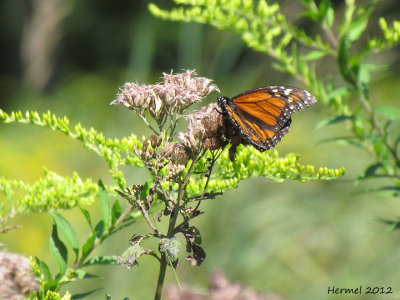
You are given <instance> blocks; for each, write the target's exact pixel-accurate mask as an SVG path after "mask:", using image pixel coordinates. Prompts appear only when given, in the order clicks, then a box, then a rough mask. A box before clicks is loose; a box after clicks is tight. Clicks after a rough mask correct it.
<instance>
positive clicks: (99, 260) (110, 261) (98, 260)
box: [82, 256, 117, 267]
mask: <svg viewBox="0 0 400 300" xmlns="http://www.w3.org/2000/svg"><path fill="white" fill-rule="evenodd" d="M115 264H117V263H116V262H115V259H114V258H113V257H112V256H96V257H93V258H91V259H89V260H88V261H87V262H85V263H84V264H83V265H82V266H83V267H87V266H94V265H115Z"/></svg>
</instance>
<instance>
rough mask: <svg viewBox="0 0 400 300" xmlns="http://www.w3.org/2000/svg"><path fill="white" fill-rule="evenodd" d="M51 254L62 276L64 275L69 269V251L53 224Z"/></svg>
mask: <svg viewBox="0 0 400 300" xmlns="http://www.w3.org/2000/svg"><path fill="white" fill-rule="evenodd" d="M50 252H51V254H52V255H53V257H54V258H55V259H56V261H57V263H58V266H59V268H60V274H61V275H64V274H65V271H66V269H67V260H68V250H67V247H65V245H64V243H63V242H62V241H61V240H60V238H59V236H58V232H57V225H56V224H53V229H52V233H51V237H50Z"/></svg>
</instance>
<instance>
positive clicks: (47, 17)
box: [0, 0, 400, 299]
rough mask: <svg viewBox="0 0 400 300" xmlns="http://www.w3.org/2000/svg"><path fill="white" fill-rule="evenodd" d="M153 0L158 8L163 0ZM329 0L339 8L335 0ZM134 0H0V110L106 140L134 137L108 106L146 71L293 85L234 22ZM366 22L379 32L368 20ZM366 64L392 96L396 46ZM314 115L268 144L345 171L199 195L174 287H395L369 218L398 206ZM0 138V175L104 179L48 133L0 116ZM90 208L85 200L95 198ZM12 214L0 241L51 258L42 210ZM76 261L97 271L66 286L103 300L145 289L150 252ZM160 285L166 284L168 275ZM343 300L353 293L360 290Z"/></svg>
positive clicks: (115, 248) (127, 117) (121, 245)
mask: <svg viewBox="0 0 400 300" xmlns="http://www.w3.org/2000/svg"><path fill="white" fill-rule="evenodd" d="M364 2H365V1H364ZM154 3H157V4H158V5H160V6H162V7H164V8H168V7H172V3H171V2H170V1H167V0H162V1H161V0H154ZM334 3H335V8H336V9H337V14H340V13H341V12H342V10H343V9H344V3H343V1H334ZM147 4H148V1H138V0H136V1H128V0H114V1H105V0H85V1H73V0H69V1H68V0H63V1H58V0H31V1H26V0H2V1H1V2H0V43H1V45H2V46H1V48H0V53H1V58H2V59H1V60H0V91H1V100H0V108H1V109H3V110H5V111H6V112H10V111H11V110H22V111H25V110H38V111H39V112H45V111H47V110H51V111H52V112H54V113H56V114H58V115H59V116H63V115H66V116H68V118H69V119H70V120H71V123H72V124H75V123H77V122H81V123H82V124H83V125H84V126H85V127H94V128H96V129H98V130H99V131H102V132H104V133H105V135H106V136H107V137H122V136H125V135H129V134H130V133H131V132H134V133H135V134H137V135H139V136H141V135H147V134H149V131H148V129H147V128H146V127H145V126H144V124H143V123H142V122H141V121H140V120H139V119H138V118H136V117H135V115H134V114H133V113H132V112H131V111H128V110H127V109H124V108H122V107H115V106H110V105H109V103H110V102H111V101H112V100H113V99H115V97H116V94H117V92H118V88H119V87H120V86H122V85H123V84H124V83H125V82H127V81H130V82H132V81H137V82H139V83H142V82H155V81H157V80H159V78H160V77H161V76H162V72H170V70H171V69H173V70H175V71H181V70H183V69H196V70H197V73H198V74H199V75H200V76H205V77H209V78H212V79H214V80H215V82H216V84H217V85H218V86H219V87H220V89H221V92H222V94H223V95H226V96H230V97H231V96H234V95H236V94H238V93H239V92H242V91H245V90H248V89H251V88H256V87H261V86H264V85H274V84H284V85H297V86H300V87H301V85H300V84H299V82H296V81H295V80H294V79H293V78H291V77H288V76H287V75H285V74H282V73H280V72H277V71H275V70H274V69H273V68H272V67H271V65H272V63H273V61H272V60H271V59H269V58H268V57H266V56H264V55H263V54H260V53H256V52H254V51H252V50H250V49H248V48H246V46H245V45H244V43H243V42H242V41H241V40H240V39H239V38H238V37H237V36H235V34H234V33H232V32H221V31H217V30H215V29H214V28H211V27H209V26H203V25H199V24H192V23H190V24H186V23H173V22H164V21H161V20H159V19H155V18H154V17H153V16H151V15H150V14H149V12H148V10H147ZM280 4H281V6H282V8H283V11H284V12H286V13H287V15H288V18H289V19H291V20H293V21H294V24H299V25H300V24H301V25H302V26H304V25H306V26H308V27H309V30H313V28H312V26H313V25H312V24H304V23H303V22H305V21H304V19H302V18H300V13H299V12H300V11H301V9H302V6H301V3H300V1H298V2H294V1H280ZM378 16H384V17H387V18H388V19H389V20H390V19H393V18H398V17H399V16H400V3H399V1H397V0H389V1H383V2H381V3H379V4H378V6H377V9H376V10H375V12H374V14H373V16H372V18H375V19H376V18H377V17H378ZM369 31H370V33H371V34H378V33H379V30H378V29H377V28H369ZM395 50H396V49H395ZM371 61H373V62H374V63H384V64H388V67H387V68H385V70H384V71H382V72H379V73H376V74H375V75H376V76H375V77H374V79H373V84H372V91H371V92H372V94H373V97H372V99H374V101H376V102H375V103H379V104H389V105H395V106H396V105H398V101H397V100H398V95H399V94H400V86H399V84H398V82H399V79H400V52H399V49H397V51H391V52H390V53H386V54H385V55H382V56H377V57H372V58H371ZM319 67H320V71H321V72H324V73H326V72H331V73H332V76H337V75H335V74H338V70H337V68H336V66H335V65H334V64H325V65H321V66H319ZM216 96H217V95H210V96H209V97H208V98H207V103H210V102H215V101H216ZM207 103H202V105H205V104H207ZM198 107H199V106H198ZM327 116H329V108H327V107H325V106H323V105H322V104H320V105H316V106H315V107H313V108H312V109H310V110H308V111H305V112H301V113H299V114H298V115H296V116H295V117H294V122H293V124H292V127H291V129H290V134H289V135H287V136H286V137H285V138H284V139H283V141H282V142H281V143H280V144H279V145H278V147H277V150H278V151H279V153H280V154H281V155H284V154H286V153H289V152H294V153H299V154H301V156H302V157H303V162H304V163H308V164H312V165H315V166H318V167H322V166H327V167H329V168H340V167H342V166H344V167H345V168H346V170H347V173H346V176H345V177H343V178H342V179H340V180H335V181H330V182H309V183H299V182H289V181H288V182H284V183H279V184H278V183H274V182H272V181H270V180H267V179H261V178H260V179H252V180H248V181H245V182H242V183H241V184H240V187H239V188H238V189H236V190H233V191H230V192H227V193H225V194H224V195H223V196H222V197H219V198H217V199H215V200H213V201H208V202H207V203H204V204H203V205H202V208H203V210H204V211H205V212H206V213H205V214H204V215H202V216H201V217H199V218H198V219H197V220H195V222H194V224H195V225H196V226H198V228H199V229H200V230H201V232H202V237H203V246H204V248H205V250H206V252H207V259H206V261H205V262H204V264H203V265H202V266H201V267H190V266H189V264H188V263H186V262H184V261H183V258H184V256H183V255H182V261H181V264H180V265H179V268H178V276H179V278H180V279H181V281H182V282H183V283H184V284H186V285H189V286H191V287H192V288H193V289H194V290H196V291H199V292H204V291H206V290H207V288H208V285H209V283H210V280H211V276H212V274H213V272H214V271H215V270H217V269H219V270H222V271H223V272H225V274H226V275H227V277H228V278H229V279H230V280H231V281H233V282H241V283H242V284H244V285H246V286H249V287H252V288H254V289H256V290H257V291H260V292H264V293H270V292H272V293H277V294H279V295H281V296H282V297H284V298H287V299H342V298H343V297H344V296H343V295H342V296H340V295H339V296H333V295H328V294H327V290H328V287H329V286H336V287H348V288H356V287H358V286H360V285H362V286H364V287H366V286H372V287H374V286H379V287H392V288H393V291H394V294H392V295H380V296H377V295H375V296H370V297H368V299H398V298H399V297H400V270H399V261H400V251H398V249H399V245H400V236H399V233H398V232H390V231H388V230H387V228H386V226H385V225H384V224H382V223H381V222H379V220H378V218H394V217H396V216H397V215H399V212H400V204H399V203H398V199H395V198H392V197H383V196H381V195H378V194H371V193H364V192H363V191H364V190H365V189H366V188H367V187H371V185H374V184H384V183H385V181H384V180H380V181H379V182H366V183H360V184H359V185H356V184H355V183H354V179H355V178H356V177H357V175H360V173H361V172H362V171H363V170H364V168H365V166H366V165H367V164H369V163H371V161H372V159H371V157H370V156H369V155H368V153H365V152H362V151H361V150H358V149H356V148H351V147H348V146H344V145H338V144H334V143H323V142H322V141H323V140H324V139H327V138H333V137H335V136H343V135H346V134H347V132H346V129H345V127H344V126H342V125H336V126H332V127H326V128H323V129H319V130H315V129H314V128H315V125H316V124H317V123H318V122H319V121H320V120H322V119H324V118H326V117H327ZM0 145H1V146H0V175H2V176H5V177H7V178H13V179H21V180H24V181H27V182H34V181H35V180H37V179H38V178H40V177H41V176H43V166H45V167H46V168H48V169H49V170H52V171H55V172H57V173H59V174H61V175H65V176H70V175H72V172H73V171H77V172H79V174H80V175H81V177H82V178H87V177H92V178H93V179H94V180H97V179H99V178H102V179H103V180H104V181H105V182H106V183H112V180H111V178H110V175H109V174H108V171H107V166H106V164H105V162H104V161H102V160H101V159H100V158H99V157H97V156H96V155H95V154H94V153H91V152H88V151H87V150H86V149H84V148H83V147H82V146H81V144H80V143H79V142H77V141H71V140H70V139H69V138H67V137H65V136H63V135H62V134H61V133H58V132H51V131H49V130H46V129H43V128H37V127H33V126H28V125H20V124H13V125H6V124H0ZM125 171H126V173H127V178H128V183H129V184H139V183H143V182H144V180H143V174H146V173H144V172H143V171H142V170H137V169H129V168H127V169H125ZM1 197H2V198H0V200H2V201H3V200H4V197H3V196H1ZM90 209H91V211H92V212H94V213H96V212H97V211H98V207H97V205H94V206H93V207H91V208H90ZM63 215H64V216H66V217H67V218H68V219H69V220H73V223H74V225H75V226H76V228H78V229H79V235H80V238H81V241H82V240H83V239H85V238H87V236H88V235H89V229H88V228H87V227H86V226H85V222H84V220H83V218H82V216H81V215H80V213H79V212H78V211H76V210H72V211H65V212H63ZM99 218H100V216H99ZM12 224H22V225H23V228H22V229H18V230H13V231H11V232H9V233H7V234H5V235H2V236H0V242H1V243H3V244H4V248H5V249H8V250H9V251H13V252H18V253H21V254H24V255H26V256H31V255H32V256H38V257H40V258H43V259H44V260H45V261H47V262H49V263H50V264H51V265H52V266H53V267H54V268H56V264H55V262H54V260H53V259H52V258H51V257H50V254H49V250H48V239H49V235H50V232H51V227H50V225H51V218H50V216H48V215H46V214H35V215H24V216H18V217H17V218H16V219H15V220H13V222H12ZM144 226H145V224H141V223H140V224H135V225H134V226H133V227H131V228H128V229H125V230H123V231H121V232H120V233H119V234H117V235H116V236H114V237H113V238H111V239H110V240H108V241H107V242H106V244H105V245H104V247H102V248H100V249H98V250H97V251H99V250H101V251H102V252H101V253H102V254H108V255H118V254H121V253H122V252H123V251H124V249H126V248H127V246H128V245H129V244H128V240H129V238H130V236H131V234H133V233H140V232H141V231H143V230H145V228H144ZM95 254H96V253H95ZM182 254H183V251H182ZM90 271H92V273H98V274H101V277H100V278H97V279H91V280H85V281H80V282H78V283H76V284H71V285H70V286H68V289H69V290H70V291H71V292H72V293H74V292H79V293H80V292H84V291H86V290H88V289H91V288H98V287H101V288H103V289H102V290H100V291H98V292H97V293H96V294H94V295H92V296H90V297H88V299H100V298H103V295H104V294H105V293H106V292H109V293H110V294H111V295H112V297H113V299H121V298H122V297H124V296H128V297H131V299H132V298H134V299H150V298H152V297H153V292H154V289H155V282H156V277H157V274H158V273H157V272H158V265H157V264H156V263H155V261H154V259H153V258H151V257H143V259H141V264H140V266H139V267H138V268H134V269H132V270H126V269H124V268H122V267H120V266H110V267H102V268H97V269H94V268H93V270H90ZM167 282H168V284H174V279H173V276H172V274H171V273H170V272H169V273H168V277H167ZM346 299H365V295H363V296H358V295H352V296H346Z"/></svg>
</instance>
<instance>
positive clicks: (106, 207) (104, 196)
mask: <svg viewBox="0 0 400 300" xmlns="http://www.w3.org/2000/svg"><path fill="white" fill-rule="evenodd" d="M99 200H100V208H101V215H102V217H103V222H104V227H105V229H108V228H110V227H111V225H112V210H111V201H110V198H109V197H108V193H107V190H106V187H105V186H104V184H103V181H101V180H99Z"/></svg>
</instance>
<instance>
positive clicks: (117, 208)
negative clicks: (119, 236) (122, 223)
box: [112, 200, 122, 226]
mask: <svg viewBox="0 0 400 300" xmlns="http://www.w3.org/2000/svg"><path fill="white" fill-rule="evenodd" d="M121 212H122V209H121V204H120V203H119V201H118V200H115V202H114V205H113V207H112V224H113V226H114V224H115V222H116V221H117V220H118V218H119V217H120V216H121Z"/></svg>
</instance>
